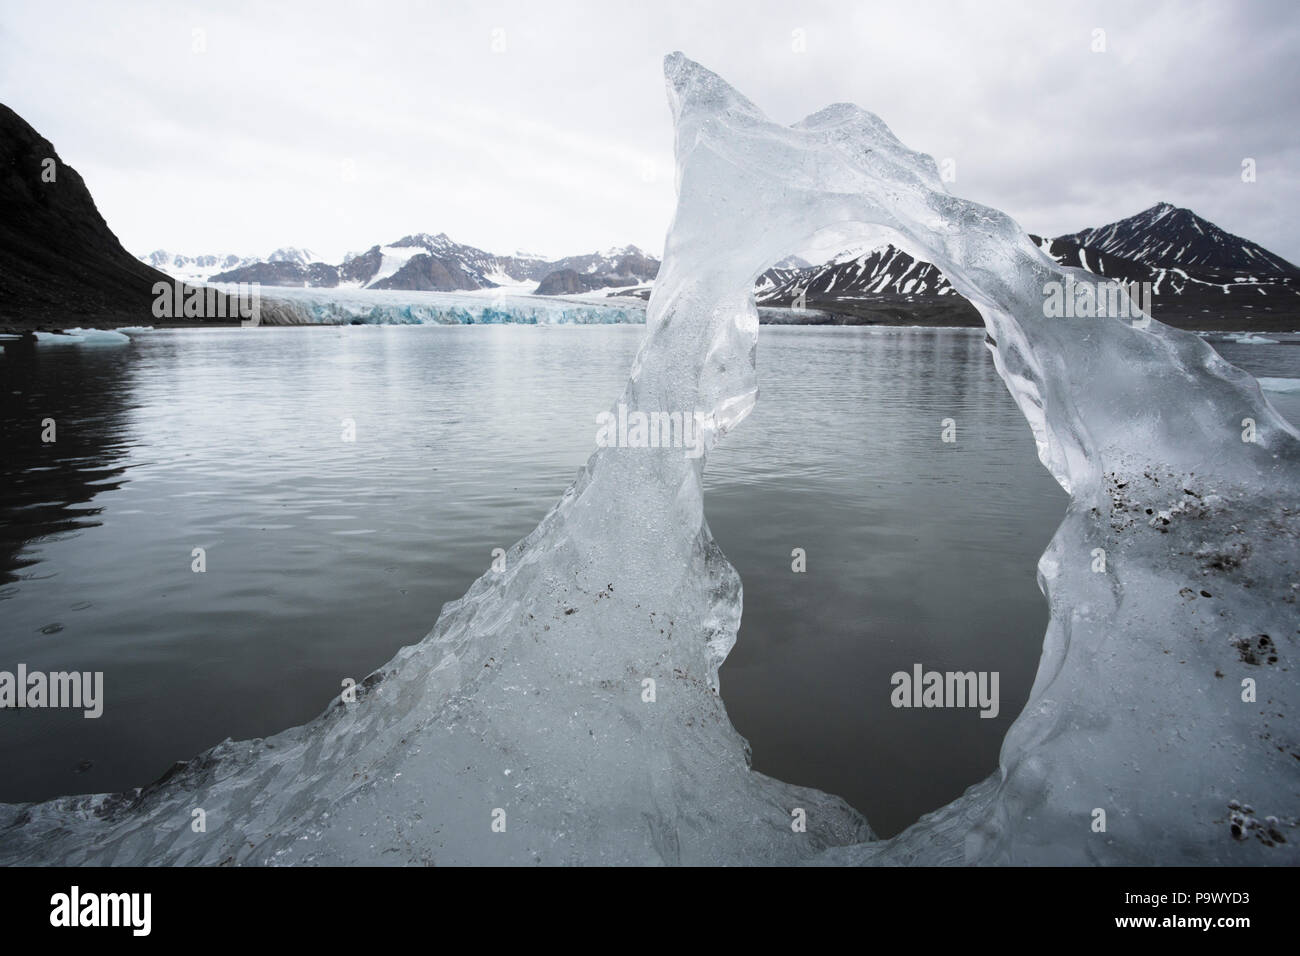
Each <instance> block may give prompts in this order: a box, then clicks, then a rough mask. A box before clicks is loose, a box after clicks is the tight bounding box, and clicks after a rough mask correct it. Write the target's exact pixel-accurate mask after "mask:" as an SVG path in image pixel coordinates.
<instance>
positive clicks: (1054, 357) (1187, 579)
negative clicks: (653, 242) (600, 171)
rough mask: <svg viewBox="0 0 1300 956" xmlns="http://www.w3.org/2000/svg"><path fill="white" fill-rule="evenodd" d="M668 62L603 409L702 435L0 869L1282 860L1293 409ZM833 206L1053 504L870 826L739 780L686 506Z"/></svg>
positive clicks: (51, 826)
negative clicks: (1006, 715) (619, 374)
mask: <svg viewBox="0 0 1300 956" xmlns="http://www.w3.org/2000/svg"><path fill="white" fill-rule="evenodd" d="M665 71H666V74H667V79H668V93H669V100H670V103H671V106H672V111H673V117H674V120H675V123H676V160H677V187H678V205H677V211H676V214H675V217H674V219H673V225H672V228H671V230H670V232H669V234H668V237H667V242H666V253H665V256H664V260H663V266H662V269H661V271H660V273H659V278H658V280H657V282H656V284H655V289H654V293H653V296H652V298H651V300H650V303H649V306H648V313H647V322H646V331H645V338H644V340H643V343H642V346H641V348H640V351H639V352H638V354H637V357H636V359H635V362H634V364H633V369H632V374H631V378H630V381H629V382H628V385H627V387H626V389H625V391H624V393H623V394H622V396H621V397H618V398H616V399H615V400H614V405H617V404H618V403H622V404H625V405H626V406H627V407H628V408H632V409H638V410H640V411H642V412H646V413H655V412H658V413H661V414H664V413H667V414H669V415H671V414H672V413H681V414H685V415H690V414H692V413H699V415H700V416H701V417H702V420H703V426H702V428H703V438H704V448H705V449H706V454H705V456H703V457H692V456H688V455H686V454H684V453H683V451H682V449H681V448H674V447H615V446H611V447H603V448H600V449H598V450H597V451H596V452H595V453H594V454H593V455H592V457H591V458H590V460H589V461H588V463H587V465H586V467H585V468H584V469H583V470H582V471H581V473H580V474H579V476H578V478H577V480H576V481H575V482H574V484H573V485H572V486H571V487H570V488H569V489H568V490H567V491H566V492H565V493H564V495H563V497H562V498H561V499H560V501H559V502H558V503H557V504H556V505H555V507H554V508H553V509H552V510H551V512H550V513H549V514H548V515H547V516H546V517H545V518H544V519H543V520H542V522H541V524H540V525H538V527H537V529H536V530H534V531H533V532H532V533H531V534H530V535H529V536H528V537H526V538H525V539H524V540H522V541H520V542H518V543H517V544H516V545H515V546H514V547H512V548H511V549H510V550H509V552H508V553H507V555H506V557H505V560H504V569H502V570H489V571H487V572H486V573H485V574H484V575H483V576H482V577H481V578H479V579H478V580H477V581H476V582H475V583H474V584H473V586H471V587H470V589H469V591H468V592H467V593H466V594H465V595H464V597H462V598H461V599H459V600H457V601H453V602H451V603H450V604H448V605H447V606H446V607H445V608H443V611H442V614H441V615H440V617H439V619H438V622H437V624H436V626H435V627H434V629H433V631H432V632H431V633H430V634H429V635H428V636H427V637H426V638H425V639H424V640H423V641H421V642H420V643H418V644H415V645H412V646H410V647H406V648H404V649H403V650H402V651H400V652H399V653H398V654H397V655H396V656H395V657H394V658H393V660H392V661H390V662H389V663H388V664H386V665H385V666H384V667H382V668H381V669H379V670H378V671H376V672H375V673H374V674H372V675H371V676H370V677H368V678H367V679H366V680H364V681H362V682H361V684H360V685H358V686H357V687H356V688H355V696H353V695H352V693H351V692H345V694H344V695H343V697H342V698H341V699H339V700H336V701H335V702H334V703H332V704H331V705H330V706H329V707H328V708H327V709H326V710H325V712H324V713H323V714H322V715H321V716H320V717H319V718H317V719H316V720H315V721H313V722H311V723H309V724H306V725H304V726H302V727H296V728H293V729H291V730H287V731H285V732H283V733H280V734H277V735H276V736H274V737H271V738H267V739H264V740H252V741H243V742H239V743H234V742H230V741H227V742H225V743H222V744H220V745H218V746H217V747H215V748H213V749H212V750H210V751H208V752H207V753H205V754H203V755H201V756H199V757H197V758H195V759H194V760H191V761H190V762H188V763H186V764H183V765H178V766H177V767H175V768H174V769H173V770H172V771H171V772H169V773H168V774H167V775H166V776H165V777H164V778H162V779H161V780H159V781H157V782H156V783H154V784H152V785H150V786H149V787H146V788H144V789H143V790H139V791H133V792H130V793H125V794H117V795H111V796H109V795H97V796H86V797H67V798H61V799H58V800H52V801H49V802H47V803H42V804H35V805H26V806H4V807H0V863H5V864H8V863H20V862H22V863H32V862H51V863H53V862H57V863H65V864H81V863H118V864H127V863H169V864H175V863H203V864H223V863H250V864H258V863H262V864H268V863H333V864H346V863H391V864H405V863H409V864H421V863H426V864H427V863H437V864H453V863H480V864H482V863H524V864H529V863H544V864H563V863H600V864H619V863H623V864H627V863H646V864H657V863H670V864H678V863H685V864H690V863H735V864H744V863H795V862H815V863H855V864H876V863H888V864H897V863H925V864H953V863H956V864H960V863H967V864H975V863H981V864H1008V863H1051V864H1120V863H1134V864H1141V863H1164V864H1241V863H1283V864H1294V863H1295V862H1297V858H1296V852H1297V847H1298V846H1300V831H1297V830H1296V829H1295V821H1296V816H1297V812H1298V811H1300V806H1298V803H1297V801H1298V798H1297V793H1300V760H1297V755H1298V754H1300V733H1298V732H1297V723H1296V714H1297V707H1298V706H1300V692H1298V679H1300V666H1297V664H1300V661H1298V660H1297V647H1296V628H1297V620H1298V615H1297V604H1296V601H1297V581H1298V580H1300V578H1298V575H1300V554H1298V548H1297V534H1298V533H1300V517H1298V512H1297V508H1296V502H1297V492H1300V436H1297V434H1296V432H1295V431H1294V429H1293V428H1292V427H1291V426H1290V425H1289V424H1287V423H1286V422H1285V421H1283V420H1282V419H1281V418H1279V417H1278V415H1277V414H1276V413H1275V412H1274V411H1273V410H1272V408H1271V407H1270V406H1269V404H1268V402H1267V401H1266V400H1264V399H1263V398H1262V397H1261V395H1260V392H1259V389H1258V388H1257V387H1256V385H1255V382H1254V380H1253V379H1252V378H1251V377H1250V376H1249V375H1247V374H1246V373H1244V372H1242V371H1240V370H1238V369H1236V368H1234V367H1233V366H1231V365H1230V364H1228V363H1227V362H1225V361H1224V360H1223V359H1222V358H1221V357H1220V356H1219V355H1218V354H1216V353H1215V352H1214V351H1213V350H1212V349H1211V348H1210V347H1209V346H1208V345H1206V344H1205V343H1204V342H1202V341H1201V340H1200V339H1199V338H1198V337H1197V336H1195V335H1193V334H1190V333H1187V332H1180V331H1177V330H1175V329H1172V328H1169V327H1167V326H1164V325H1162V324H1160V323H1159V322H1155V321H1151V322H1129V321H1120V320H1117V319H1115V318H1106V317H1088V318H1075V319H1064V318H1048V317H1046V316H1045V309H1044V307H1043V296H1044V291H1043V290H1044V289H1045V288H1046V287H1047V286H1048V285H1049V284H1054V283H1059V282H1062V281H1063V280H1065V279H1067V278H1070V277H1073V278H1076V279H1079V280H1082V279H1085V278H1086V279H1089V280H1093V279H1094V278H1095V277H1091V276H1086V275H1085V274H1083V273H1081V272H1080V271H1078V270H1074V269H1067V268H1064V267H1061V266H1058V265H1057V264H1056V263H1054V262H1053V261H1052V260H1051V259H1049V258H1047V257H1046V256H1045V255H1043V254H1042V252H1041V250H1039V249H1038V248H1037V247H1036V246H1035V245H1034V243H1033V242H1032V241H1031V240H1030V239H1029V237H1028V236H1027V235H1026V234H1025V233H1024V232H1023V231H1022V230H1021V229H1020V227H1019V226H1017V225H1016V223H1014V222H1013V221H1012V220H1011V219H1010V218H1009V217H1007V216H1006V215H1004V214H1003V213H1000V212H998V211H997V210H994V209H990V208H988V207H985V206H981V205H978V204H976V203H972V202H969V201H967V200H964V199H959V198H957V197H954V196H951V195H949V194H948V192H947V190H946V188H945V186H944V184H943V183H942V181H941V179H940V176H939V172H938V169H937V168H936V166H935V163H934V160H933V159H931V158H930V157H929V156H926V155H924V154H922V153H918V152H915V151H913V150H910V149H908V148H907V147H906V146H904V145H903V144H902V143H900V142H899V141H898V140H897V139H896V138H895V137H894V135H893V133H891V132H890V130H889V129H888V127H886V126H885V124H884V122H883V121H881V120H880V119H879V118H878V117H876V116H874V115H872V114H871V113H868V112H865V111H864V110H861V109H859V108H857V107H854V106H849V105H842V104H841V105H836V106H831V107H829V108H827V109H825V110H822V111H821V112H818V113H815V114H814V115H812V116H810V117H808V118H807V119H805V120H803V121H802V122H800V123H797V124H795V125H794V126H791V127H786V126H781V125H779V124H776V123H773V122H771V121H770V120H768V119H767V118H766V117H765V116H764V115H763V114H762V113H761V112H760V111H759V110H758V108H757V107H755V106H754V105H753V104H752V103H750V102H749V101H748V100H746V99H745V98H744V97H743V96H741V95H740V94H739V93H737V92H736V91H735V90H733V89H732V88H731V87H729V86H728V85H727V84H726V83H725V82H723V81H722V80H721V79H720V78H719V77H717V76H715V75H714V74H713V73H710V72H709V71H708V70H706V69H704V68H702V67H700V66H699V65H697V64H695V63H693V62H691V61H690V60H688V59H686V58H685V57H684V56H682V55H680V54H673V55H672V56H670V57H668V58H667V60H666V62H665ZM829 227H833V228H835V229H838V230H840V231H842V232H843V231H848V232H852V233H854V234H855V237H856V238H857V239H859V240H861V241H871V240H878V239H880V238H884V239H885V240H886V241H888V242H892V243H893V244H894V245H895V246H897V247H899V248H902V249H904V251H906V252H908V253H909V254H910V255H913V256H914V257H916V258H918V259H920V260H923V261H926V262H932V263H934V264H935V265H936V266H938V267H939V268H940V269H941V270H942V272H943V274H944V275H945V276H947V277H948V279H949V281H950V282H951V283H952V285H953V287H954V288H955V289H957V290H958V291H959V292H960V293H961V294H963V295H965V296H966V297H967V298H969V299H970V300H971V302H972V303H974V305H975V307H976V308H977V309H978V310H979V312H980V314H981V315H982V317H983V319H984V322H985V325H986V330H987V334H988V343H989V347H990V349H991V351H992V354H993V359H994V361H995V364H996V367H997V370H998V372H999V374H1000V375H1001V376H1002V378H1003V380H1004V381H1005V382H1006V384H1007V387H1008V388H1009V390H1010V391H1011V394H1012V395H1013V396H1014V398H1015V400H1016V402H1017V403H1018V405H1019V407H1020V408H1021V410H1022V411H1023V413H1024V415H1025V417H1026V419H1027V421H1028V424H1029V427H1030V429H1031V430H1032V432H1033V435H1034V438H1035V441H1036V443H1037V448H1038V454H1039V457H1040V459H1041V460H1042V462H1043V464H1044V466H1045V467H1046V468H1047V469H1048V470H1049V471H1050V472H1051V474H1052V475H1054V476H1055V477H1056V479H1057V480H1058V481H1059V482H1060V484H1061V485H1062V486H1063V487H1064V488H1065V489H1066V490H1067V491H1068V492H1069V494H1070V496H1071V502H1070V505H1069V508H1068V511H1067V513H1066V515H1065V519H1064V521H1063V523H1062V525H1061V527H1060V528H1059V529H1058V531H1057V533H1056V535H1055V537H1054V538H1053V540H1052V542H1051V544H1050V546H1049V547H1048V550H1047V552H1046V553H1045V554H1044V555H1043V558H1042V559H1041V561H1040V563H1039V582H1040V584H1041V586H1042V588H1043V591H1044V593H1045V594H1046V595H1047V598H1048V601H1049V605H1050V610H1051V620H1050V624H1049V626H1048V630H1047V634H1046V637H1045V639H1044V646H1043V652H1042V657H1041V661H1040V666H1039V671H1038V676H1037V679H1036V680H1035V682H1034V686H1033V689H1032V692H1031V694H1030V698H1029V702H1028V703H1027V705H1026V706H1025V708H1024V710H1023V712H1022V713H1021V714H1020V715H1019V717H1018V718H1017V720H1016V721H1015V723H1014V724H1013V725H1012V727H1011V728H1010V730H1009V732H1008V734H1007V736H1006V739H1005V741H1004V743H1003V747H1002V752H1001V757H1000V765H999V767H998V768H997V770H996V771H995V772H994V773H993V774H992V775H991V776H990V777H989V778H988V779H987V780H985V781H983V782H981V783H978V784H976V785H975V786H973V787H972V788H971V789H970V790H968V791H967V793H966V794H965V795H964V796H962V797H961V798H959V799H958V800H955V801H954V802H953V803H951V804H949V805H948V806H946V807H943V808H940V809H938V810H936V811H935V812H933V813H931V814H929V815H927V816H924V817H922V818H921V819H920V820H919V821H918V822H917V823H916V824H914V825H913V826H912V827H910V828H909V829H908V830H906V831H904V832H903V833H902V834H900V835H899V836H897V837H895V838H894V839H892V840H888V841H880V840H876V839H874V837H873V835H872V832H871V830H870V828H869V827H868V825H867V822H866V821H865V820H864V819H863V818H862V817H861V816H860V815H858V814H857V813H856V812H855V811H854V810H853V809H851V808H850V807H848V806H847V805H846V804H845V803H844V802H843V801H841V800H839V799H838V798H835V797H832V796H829V795H827V794H824V793H819V792H817V791H815V790H810V789H806V788H800V787H796V786H793V785H790V784H786V783H782V782H779V781H776V780H773V779H771V778H769V777H766V776H764V775H762V774H758V773H755V772H753V771H752V770H751V769H750V766H749V752H748V747H747V745H746V744H745V741H744V740H743V739H742V738H741V737H740V735H739V734H738V733H737V732H736V731H735V729H734V728H733V727H732V725H731V723H730V721H729V720H728V718H727V712H726V708H725V707H724V706H723V703H722V699H721V697H720V696H719V683H718V668H719V665H720V664H721V663H722V661H723V659H724V658H725V657H726V655H727V653H728V651H729V650H730V648H731V647H732V645H733V643H734V642H735V640H736V634H737V629H738V627H739V624H740V619H741V594H742V592H741V582H740V578H739V576H738V575H737V574H736V572H735V570H734V569H733V568H732V567H731V565H730V564H729V563H728V562H727V560H726V558H725V556H724V555H723V554H722V552H721V551H720V550H719V548H718V546H717V545H716V544H715V543H714V541H713V539H712V537H711V535H710V533H709V528H708V524H707V522H706V521H705V516H704V507H703V471H704V467H705V463H706V461H707V451H708V450H710V449H712V447H713V446H714V445H715V443H716V442H717V441H718V440H719V439H721V438H722V437H723V436H724V435H725V434H726V433H728V432H729V431H730V430H731V429H733V428H735V427H737V426H738V425H740V424H741V422H742V421H743V419H744V418H745V416H746V415H747V414H748V413H749V412H750V410H751V409H752V408H753V406H754V403H755V401H756V400H757V397H758V379H757V373H756V369H755V356H756V348H757V344H758V333H759V325H758V317H757V312H756V309H755V305H754V299H753V295H752V290H753V287H754V281H755V279H756V277H757V276H758V275H760V274H761V273H762V272H763V271H764V270H765V269H766V268H767V267H768V266H770V265H771V264H772V263H774V262H776V261H777V260H779V259H780V258H781V257H782V256H784V255H785V254H786V253H787V252H788V251H789V250H790V249H798V248H809V247H812V246H813V245H815V242H814V240H815V238H816V236H817V233H818V232H819V231H820V230H822V229H824V228H829ZM871 413H872V412H871V409H869V408H868V409H864V414H866V415H868V416H869V415H870V414H871ZM935 440H936V441H937V440H938V421H937V420H936V437H935ZM936 599H937V600H938V599H942V598H941V597H939V596H936ZM110 687H111V685H108V686H106V693H107V694H108V695H109V700H110V702H109V706H111V689H109V688H110ZM866 693H878V694H880V695H881V696H882V698H883V697H884V696H885V695H888V694H890V693H891V687H890V686H881V687H879V688H876V689H874V690H873V689H870V688H868V689H867V690H866ZM972 719H975V720H978V719H979V718H978V717H977V716H975V715H974V714H972ZM843 759H844V760H846V761H850V760H856V759H859V758H858V756H857V755H856V754H854V753H852V752H845V754H844V755H843ZM888 785H889V784H888V781H887V780H882V781H881V786H882V787H887V786H888ZM199 811H202V814H203V819H204V820H205V824H206V826H205V831H204V832H195V831H196V829H197V828H196V827H194V826H193V825H192V823H193V821H194V820H195V819H196V814H198V813H199ZM1256 813H1257V814H1258V816H1256ZM1274 818H1276V819H1274ZM1283 841H1285V842H1283Z"/></svg>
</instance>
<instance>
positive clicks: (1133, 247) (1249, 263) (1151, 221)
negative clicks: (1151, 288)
mask: <svg viewBox="0 0 1300 956" xmlns="http://www.w3.org/2000/svg"><path fill="white" fill-rule="evenodd" d="M1059 238H1061V239H1065V240H1069V241H1071V242H1075V243H1077V244H1079V245H1081V246H1087V247H1089V248H1091V249H1096V250H1097V251H1098V252H1102V253H1109V254H1111V255H1116V256H1123V257H1124V258H1125V259H1132V260H1133V261H1135V262H1141V263H1144V264H1146V265H1150V266H1178V267H1181V268H1183V269H1189V270H1190V269H1197V270H1204V269H1216V270H1222V271H1224V272H1236V273H1237V274H1238V275H1241V276H1247V275H1252V274H1253V275H1256V276H1291V277H1296V278H1300V269H1298V268H1297V267H1296V266H1294V265H1292V264H1291V263H1289V262H1287V261H1286V260H1285V259H1283V258H1282V257H1281V256H1277V255H1274V254H1273V253H1271V252H1269V251H1268V250H1267V249H1265V248H1263V247H1262V246H1259V245H1257V244H1256V243H1253V242H1251V241H1250V240H1249V239H1242V238H1241V237H1240V236H1234V235H1233V234H1232V233H1230V232H1226V231H1224V230H1223V229H1220V228H1219V227H1218V226H1216V225H1215V224H1214V223H1212V222H1210V221H1209V220H1207V219H1202V218H1201V217H1200V216H1198V215H1196V213H1194V212H1192V211H1191V210H1190V209H1180V208H1179V207H1177V206H1174V205H1172V204H1170V203H1167V202H1162V203H1157V204H1156V205H1154V206H1152V207H1151V208H1150V209H1144V210H1143V211H1142V212H1140V213H1138V214H1137V215H1135V216H1129V217H1128V218H1127V219H1121V220H1120V221H1119V222H1112V223H1111V224H1110V225H1107V226H1098V227H1097V228H1096V229H1083V230H1081V231H1079V232H1076V233H1073V234H1072V235H1067V236H1060V237H1059Z"/></svg>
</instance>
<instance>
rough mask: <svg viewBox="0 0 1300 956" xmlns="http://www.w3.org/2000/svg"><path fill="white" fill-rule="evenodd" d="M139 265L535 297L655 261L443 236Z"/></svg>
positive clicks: (165, 257)
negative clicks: (499, 250)
mask: <svg viewBox="0 0 1300 956" xmlns="http://www.w3.org/2000/svg"><path fill="white" fill-rule="evenodd" d="M139 258H140V261H142V262H146V263H148V264H150V265H152V266H154V267H155V268H158V269H162V270H164V271H166V272H168V273H170V274H172V275H175V276H177V277H178V278H184V279H189V280H191V281H208V282H230V283H237V282H259V283H261V284H262V285H266V286H295V287H299V288H302V287H307V288H314V289H333V288H339V287H342V288H353V289H403V290H408V291H432V292H459V291H467V290H473V289H492V288H497V287H500V286H517V285H523V284H525V283H527V284H533V283H536V288H535V289H531V290H529V291H531V292H533V293H534V294H536V295H571V294H575V293H581V292H592V291H595V290H598V289H615V288H626V287H631V286H636V285H639V284H641V283H644V282H649V281H651V280H653V279H654V277H655V276H656V275H657V274H658V272H659V260H658V259H655V258H654V257H653V256H649V255H647V254H646V253H644V252H642V251H641V250H640V249H638V248H637V247H636V246H624V247H623V248H615V249H610V250H608V251H606V252H592V253H587V254H583V255H576V256H565V257H564V258H561V259H546V258H543V257H540V256H528V255H518V254H517V255H513V256H500V255H495V254H493V253H490V252H485V251H483V250H482V249H477V248H475V247H474V246H469V245H465V244H464V243H459V242H456V241H455V240H454V239H452V238H450V237H449V236H448V235H447V234H446V233H441V232H440V233H438V234H437V235H436V236H431V235H429V234H428V233H424V232H421V233H416V234H415V235H411V236H403V237H402V238H401V239H398V240H397V241H396V242H391V243H388V244H386V245H375V246H371V247H370V248H369V249H367V250H366V251H365V252H362V253H358V254H350V255H348V256H345V257H344V259H343V261H342V262H341V263H339V264H338V265H331V264H329V263H326V262H323V261H321V260H320V259H318V258H317V257H316V256H315V255H313V254H312V253H311V252H310V251H309V250H306V249H295V248H292V247H289V248H284V249H277V250H276V251H275V252H273V253H271V255H270V256H268V257H266V258H265V259H260V258H257V257H252V256H237V255H229V254H227V255H201V256H183V255H172V254H171V253H168V252H166V251H164V250H161V249H160V250H158V251H156V252H152V253H150V254H149V255H146V256H140V257H139Z"/></svg>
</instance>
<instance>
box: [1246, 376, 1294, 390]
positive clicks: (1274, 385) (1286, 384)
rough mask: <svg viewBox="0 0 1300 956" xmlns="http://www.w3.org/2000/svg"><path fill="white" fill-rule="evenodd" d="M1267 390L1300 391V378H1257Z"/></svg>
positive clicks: (1260, 384) (1260, 385) (1261, 386)
mask: <svg viewBox="0 0 1300 956" xmlns="http://www.w3.org/2000/svg"><path fill="white" fill-rule="evenodd" d="M1255 381H1257V382H1259V387H1260V388H1262V389H1263V390H1264V391H1266V392H1300V378H1257V379H1255Z"/></svg>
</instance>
